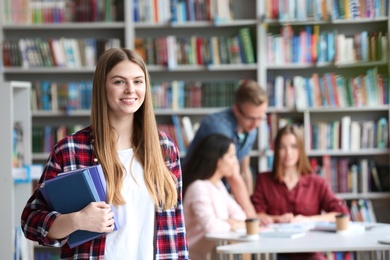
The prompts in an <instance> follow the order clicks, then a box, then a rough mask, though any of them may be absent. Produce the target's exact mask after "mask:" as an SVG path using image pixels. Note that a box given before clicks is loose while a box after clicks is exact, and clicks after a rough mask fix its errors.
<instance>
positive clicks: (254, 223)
mask: <svg viewBox="0 0 390 260" xmlns="http://www.w3.org/2000/svg"><path fill="white" fill-rule="evenodd" d="M245 226H246V236H247V237H251V238H258V236H259V219H257V218H248V219H246V220H245Z"/></svg>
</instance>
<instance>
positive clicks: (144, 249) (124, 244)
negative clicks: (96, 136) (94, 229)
mask: <svg viewBox="0 0 390 260" xmlns="http://www.w3.org/2000/svg"><path fill="white" fill-rule="evenodd" d="M133 155H134V154H133V150H132V149H127V150H122V151H118V156H119V158H120V161H121V162H122V164H123V165H124V166H125V168H126V173H127V174H126V177H125V179H124V182H123V188H122V195H123V196H124V198H125V200H126V204H125V205H121V206H119V207H118V208H117V211H118V221H119V224H120V228H119V229H118V230H116V231H114V232H111V233H109V234H108V235H107V240H106V248H105V255H104V257H105V259H107V260H109V259H112V260H117V259H125V258H126V259H134V260H139V259H153V250H154V245H153V237H154V218H155V215H154V214H155V207H154V203H153V200H152V198H151V196H150V194H149V191H148V189H147V188H146V185H145V180H144V171H143V169H142V167H141V165H140V164H139V162H138V161H137V160H136V159H134V161H133V164H132V171H131V172H130V162H131V159H132V157H133ZM131 174H133V177H134V179H135V181H134V179H133V177H132V175H131Z"/></svg>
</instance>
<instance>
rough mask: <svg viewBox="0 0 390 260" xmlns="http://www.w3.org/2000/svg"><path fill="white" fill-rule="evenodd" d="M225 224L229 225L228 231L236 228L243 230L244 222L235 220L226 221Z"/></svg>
mask: <svg viewBox="0 0 390 260" xmlns="http://www.w3.org/2000/svg"><path fill="white" fill-rule="evenodd" d="M227 222H228V223H229V225H230V230H235V229H238V228H245V221H243V220H237V219H228V220H227Z"/></svg>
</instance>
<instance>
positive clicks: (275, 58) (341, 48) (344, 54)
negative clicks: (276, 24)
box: [267, 25, 388, 65]
mask: <svg viewBox="0 0 390 260" xmlns="http://www.w3.org/2000/svg"><path fill="white" fill-rule="evenodd" d="M294 28H296V30H295V31H294ZM294 28H293V27H292V26H291V25H284V26H283V27H282V28H281V32H280V33H272V32H270V33H268V34H267V50H268V53H267V62H268V64H271V65H284V64H291V63H298V64H307V63H318V64H321V63H324V62H325V63H326V62H331V63H335V64H349V63H356V62H367V61H387V60H388V39H387V32H381V31H375V32H370V33H368V32H367V31H361V32H359V33H355V34H353V35H350V36H349V35H345V34H343V33H338V32H337V30H332V31H322V30H321V31H320V25H313V26H310V25H307V26H305V27H304V28H303V29H302V28H298V27H294ZM298 30H299V31H298Z"/></svg>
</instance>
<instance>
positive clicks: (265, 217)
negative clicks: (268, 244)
mask: <svg viewBox="0 0 390 260" xmlns="http://www.w3.org/2000/svg"><path fill="white" fill-rule="evenodd" d="M274 151H275V154H274V162H273V170H272V171H271V172H265V173H260V174H258V176H257V180H256V186H255V191H254V193H253V195H252V198H251V199H252V203H253V205H254V207H255V209H256V212H257V214H258V217H259V219H260V220H261V222H262V223H265V224H270V223H288V222H305V221H335V216H336V215H337V214H339V213H348V208H347V207H346V205H345V203H344V201H343V200H340V199H339V198H337V197H336V196H335V194H334V193H333V192H332V190H331V188H330V185H329V184H328V183H327V182H326V180H325V179H323V178H322V177H321V176H318V175H317V174H315V173H313V172H314V171H313V169H312V167H311V165H310V162H309V159H308V157H307V155H306V152H305V147H304V140H303V134H302V132H301V130H300V129H299V128H298V127H297V126H294V125H287V126H285V127H283V128H281V129H280V130H279V131H278V133H277V135H276V138H275V149H274ZM280 258H281V259H326V258H325V256H324V255H323V254H322V253H304V254H280Z"/></svg>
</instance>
